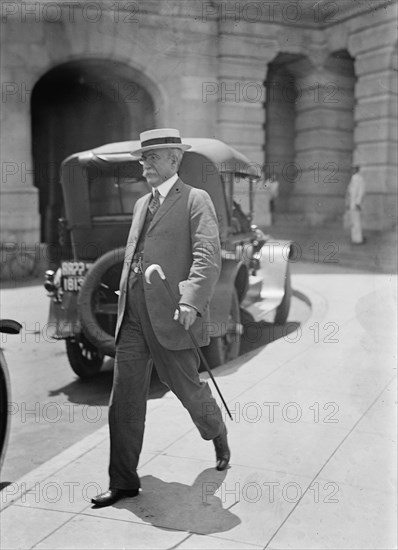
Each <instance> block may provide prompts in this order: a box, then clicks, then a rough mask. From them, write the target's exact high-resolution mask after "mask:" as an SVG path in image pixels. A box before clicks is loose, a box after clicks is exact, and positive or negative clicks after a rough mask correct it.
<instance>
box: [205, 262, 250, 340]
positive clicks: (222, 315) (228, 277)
mask: <svg viewBox="0 0 398 550" xmlns="http://www.w3.org/2000/svg"><path fill="white" fill-rule="evenodd" d="M248 280H249V274H248V269H247V266H246V265H245V264H244V263H243V262H236V261H235V260H228V259H225V260H223V262H222V267H221V273H220V277H219V279H218V282H217V285H216V289H215V291H214V294H213V297H212V299H211V301H210V323H211V327H209V334H210V335H211V337H212V338H215V337H218V336H223V335H224V334H225V333H226V331H227V327H228V317H229V313H230V310H231V301H232V291H233V289H234V288H236V290H237V293H238V299H239V303H241V301H242V300H243V298H244V296H245V294H246V292H247V287H248Z"/></svg>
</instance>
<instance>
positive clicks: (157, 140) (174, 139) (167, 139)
mask: <svg viewBox="0 0 398 550" xmlns="http://www.w3.org/2000/svg"><path fill="white" fill-rule="evenodd" d="M161 143H181V138H178V137H164V138H154V139H147V140H146V141H142V142H141V147H148V146H149V145H159V144H161Z"/></svg>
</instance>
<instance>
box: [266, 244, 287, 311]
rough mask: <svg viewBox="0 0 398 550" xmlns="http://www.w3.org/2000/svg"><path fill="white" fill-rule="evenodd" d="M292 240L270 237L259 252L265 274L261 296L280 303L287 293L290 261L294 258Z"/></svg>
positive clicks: (276, 303) (275, 303) (275, 304)
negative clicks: (286, 281)
mask: <svg viewBox="0 0 398 550" xmlns="http://www.w3.org/2000/svg"><path fill="white" fill-rule="evenodd" d="M292 244H293V243H292V241H285V240H272V239H269V240H267V242H266V243H265V244H264V245H263V247H262V248H261V249H260V250H259V252H258V259H259V261H260V265H261V268H262V273H263V275H264V280H263V286H262V291H261V297H262V298H265V299H270V300H272V301H274V307H276V306H277V305H279V303H280V302H281V301H282V299H283V296H284V293H285V280H286V276H287V270H288V267H289V261H290V260H292V259H294V258H293V254H294V250H293V247H292Z"/></svg>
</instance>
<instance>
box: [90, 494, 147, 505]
mask: <svg viewBox="0 0 398 550" xmlns="http://www.w3.org/2000/svg"><path fill="white" fill-rule="evenodd" d="M139 492H140V490H139V489H109V490H108V491H106V492H105V493H101V494H100V495H97V496H96V497H94V498H92V499H91V502H92V503H93V504H95V505H96V506H97V507H99V508H103V507H104V506H112V504H115V502H117V501H118V500H121V499H122V498H128V497H130V498H131V497H136V496H138V495H139Z"/></svg>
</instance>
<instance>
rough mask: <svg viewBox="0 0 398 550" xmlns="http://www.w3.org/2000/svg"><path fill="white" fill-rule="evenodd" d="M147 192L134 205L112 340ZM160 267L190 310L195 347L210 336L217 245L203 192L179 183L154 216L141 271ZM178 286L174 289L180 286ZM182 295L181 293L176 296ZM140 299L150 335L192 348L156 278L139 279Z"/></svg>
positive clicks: (213, 220)
mask: <svg viewBox="0 0 398 550" xmlns="http://www.w3.org/2000/svg"><path fill="white" fill-rule="evenodd" d="M150 198H151V193H149V194H147V195H145V196H144V197H141V198H140V199H139V200H138V201H137V202H136V204H135V207H134V211H133V219H132V224H131V228H130V233H129V236H128V239H127V245H126V252H125V258H124V263H123V270H122V275H121V280H120V295H119V303H118V319H117V325H116V334H115V338H116V342H117V338H118V334H119V331H120V327H121V324H122V321H123V316H124V312H125V307H126V297H127V281H128V277H129V272H130V267H131V262H132V258H133V255H134V253H135V250H136V246H137V242H138V238H139V236H140V232H141V229H142V227H143V224H144V220H145V216H146V212H147V208H148V204H149V201H150ZM154 263H155V264H159V265H160V266H161V267H162V269H163V271H164V273H165V276H166V278H167V280H168V281H169V283H170V286H171V288H172V290H173V293H174V295H175V297H176V299H177V301H178V302H179V303H184V304H188V305H191V306H193V307H195V308H196V309H197V310H198V312H199V315H198V316H197V318H196V320H195V322H194V324H193V325H192V327H191V328H192V331H193V333H194V334H195V336H196V338H197V340H198V343H199V345H200V346H204V345H207V344H208V343H209V341H210V338H209V336H208V335H209V332H211V331H210V330H209V321H210V319H209V303H210V299H211V297H212V295H213V292H214V289H215V286H216V283H217V280H218V277H219V274H220V270H221V246H220V240H219V227H218V221H217V216H216V212H215V209H214V206H213V203H212V200H211V198H210V196H209V195H208V193H207V192H206V191H204V190H202V189H197V188H195V187H191V186H189V185H186V184H185V183H183V182H182V180H181V179H178V180H177V181H176V183H175V184H174V185H173V187H172V188H171V189H170V191H169V193H168V194H167V197H166V198H165V200H164V202H163V204H162V205H161V206H160V208H159V209H158V211H157V212H156V214H155V216H154V218H153V220H152V222H151V224H150V226H149V228H148V231H147V234H146V238H145V246H144V269H146V268H147V267H148V266H149V265H151V264H154ZM181 282H183V284H182V285H180V286H179V283H181ZM180 291H181V292H180ZM144 292H145V300H146V305H147V309H148V313H149V317H150V320H151V323H152V327H153V330H154V332H155V335H156V337H157V339H158V341H159V342H160V344H161V345H162V346H163V347H165V348H167V349H170V350H177V349H188V348H192V347H194V346H193V344H192V340H191V339H190V337H189V334H188V332H187V331H186V330H185V329H184V327H183V326H182V325H180V323H179V322H178V321H174V320H173V316H174V311H175V308H174V306H173V303H172V301H171V299H170V296H169V294H168V293H167V290H166V288H165V286H164V283H163V282H162V281H161V279H160V277H159V276H158V274H156V273H153V275H152V278H151V284H149V283H147V282H146V281H145V280H144Z"/></svg>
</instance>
